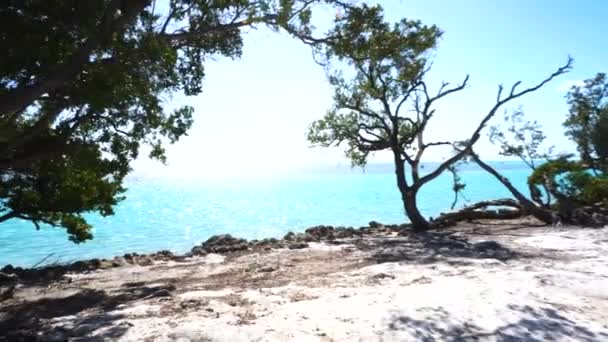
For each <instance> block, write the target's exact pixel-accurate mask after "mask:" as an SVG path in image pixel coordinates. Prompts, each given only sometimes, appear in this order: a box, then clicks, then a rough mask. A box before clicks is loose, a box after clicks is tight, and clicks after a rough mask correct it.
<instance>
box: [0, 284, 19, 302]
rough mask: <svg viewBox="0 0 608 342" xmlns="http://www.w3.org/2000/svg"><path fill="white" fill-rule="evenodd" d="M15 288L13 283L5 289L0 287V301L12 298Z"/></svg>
mask: <svg viewBox="0 0 608 342" xmlns="http://www.w3.org/2000/svg"><path fill="white" fill-rule="evenodd" d="M15 289H16V287H15V285H12V286H9V287H8V288H7V289H6V290H2V289H0V302H1V301H5V300H8V299H11V298H13V295H14V294H15Z"/></svg>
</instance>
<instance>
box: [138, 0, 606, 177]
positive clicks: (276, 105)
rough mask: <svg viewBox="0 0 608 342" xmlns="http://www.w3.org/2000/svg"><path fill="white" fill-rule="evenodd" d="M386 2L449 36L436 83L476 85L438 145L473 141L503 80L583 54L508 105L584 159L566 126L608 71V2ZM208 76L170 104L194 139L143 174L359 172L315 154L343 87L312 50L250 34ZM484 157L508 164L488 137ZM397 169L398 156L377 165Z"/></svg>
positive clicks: (440, 129)
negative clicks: (575, 104)
mask: <svg viewBox="0 0 608 342" xmlns="http://www.w3.org/2000/svg"><path fill="white" fill-rule="evenodd" d="M368 2H369V3H373V2H372V1H368ZM380 4H381V5H382V6H383V7H384V8H385V11H386V15H387V19H389V20H391V21H396V20H398V19H400V18H404V17H405V18H408V19H420V20H421V21H422V22H423V23H425V24H429V25H430V24H435V25H437V26H438V27H439V28H440V29H442V30H443V31H444V35H443V37H442V39H441V40H440V42H439V45H438V47H437V49H436V50H435V51H434V53H433V55H434V58H433V68H432V70H431V72H430V73H429V76H428V81H429V84H430V85H431V87H433V86H435V87H436V86H437V85H438V84H440V83H441V81H448V82H451V83H452V84H455V83H459V82H461V81H462V80H463V79H464V77H465V76H466V75H467V74H468V75H470V81H469V86H468V87H467V89H465V90H464V91H462V92H459V93H457V94H456V95H453V96H452V97H450V98H446V100H445V101H442V103H441V105H439V106H437V113H436V117H435V118H434V120H435V121H434V123H433V124H432V125H431V126H429V132H428V134H427V136H426V139H427V140H428V141H431V140H434V139H441V140H446V139H449V140H459V139H460V140H461V139H466V138H467V137H469V136H470V135H471V132H472V131H473V130H474V129H475V127H476V126H477V124H478V122H479V120H480V119H481V118H482V117H483V116H484V115H485V114H486V113H487V111H488V110H489V108H491V107H492V105H493V104H494V101H495V98H496V91H497V86H498V84H504V85H505V87H510V85H511V84H513V83H514V82H516V81H520V80H521V81H522V87H525V86H527V85H532V84H535V83H537V82H539V81H540V80H542V79H543V78H545V77H546V76H548V75H549V74H550V73H552V72H553V71H554V70H555V69H556V68H557V67H559V66H560V65H562V64H564V63H565V62H566V60H567V57H568V55H571V56H572V57H573V58H574V69H573V70H572V71H571V72H570V73H568V74H566V75H563V76H561V77H559V78H558V79H556V80H555V81H553V82H552V83H550V84H548V85H547V86H545V87H544V88H542V89H541V90H539V91H537V92H535V93H532V94H529V95H526V96H524V97H522V98H520V99H518V100H516V101H513V102H511V103H509V104H508V105H507V106H506V107H504V109H506V110H509V111H511V110H513V109H516V108H518V107H519V106H522V108H523V110H524V111H525V113H526V117H527V118H528V119H533V120H537V121H538V122H539V123H541V124H542V125H543V127H544V130H545V134H546V135H547V137H548V138H547V144H546V145H547V146H549V145H555V147H556V151H565V152H568V151H569V152H572V151H573V149H574V148H573V146H572V144H571V143H570V142H569V141H568V140H567V139H566V138H565V137H564V133H563V128H562V126H561V123H562V122H563V121H564V119H565V116H566V113H567V104H566V100H565V98H564V95H565V93H566V91H567V89H568V88H569V86H570V85H572V84H580V82H581V81H582V80H584V79H586V78H590V77H592V76H594V75H595V74H596V73H597V72H607V71H608V64H607V62H608V59H607V57H608V45H606V44H605V43H606V38H605V34H606V32H608V20H605V14H606V13H608V2H606V1H593V0H582V1H577V2H575V1H566V0H535V1H526V0H512V1H482V0H463V1H449V0H436V1H423V0H415V1H414V0H401V1H400V0H393V1H382V2H380ZM321 15H325V16H327V13H321ZM205 68H206V77H205V81H204V87H203V93H202V94H200V95H198V96H195V97H184V96H181V95H179V94H176V95H175V96H174V97H173V99H172V100H171V101H170V103H169V105H170V106H178V105H184V104H187V105H191V106H193V107H194V108H195V114H194V125H193V127H192V129H191V130H190V132H189V134H188V136H187V137H184V138H182V139H181V140H180V141H179V142H177V143H176V144H174V145H171V146H168V147H167V157H168V163H167V165H162V164H160V163H158V162H155V161H150V160H147V159H146V158H140V159H139V160H137V161H136V162H135V163H134V170H135V174H139V175H149V174H151V175H169V176H175V175H179V176H192V175H209V174H217V175H227V174H242V173H251V174H254V173H266V174H267V173H269V172H274V173H278V172H286V171H287V172H289V171H291V170H295V169H302V168H314V167H317V166H338V165H349V161H348V160H347V159H345V157H344V155H343V149H340V148H331V149H324V148H311V146H310V144H309V143H308V142H307V141H306V137H305V135H306V130H307V127H308V125H309V124H310V123H311V122H312V121H314V120H316V119H319V118H321V117H322V116H323V115H324V114H325V112H326V111H327V110H328V109H329V108H330V107H331V104H332V98H331V97H332V89H331V87H330V86H329V84H328V82H327V78H326V76H325V72H324V70H323V68H321V67H320V66H319V65H317V64H315V62H314V61H313V59H312V56H311V51H310V48H309V47H307V46H305V45H304V44H302V43H301V42H299V41H297V40H295V39H293V38H291V37H289V36H288V35H287V34H285V33H277V32H273V31H270V30H268V29H266V28H263V27H260V28H257V29H247V30H245V32H244V47H243V55H242V57H241V58H240V59H238V60H231V59H226V58H220V57H216V58H210V59H209V60H208V61H207V62H206V64H205ZM435 89H436V88H435ZM501 117H502V115H497V117H495V119H494V120H493V121H492V123H493V124H498V123H500V122H501ZM476 149H477V151H478V153H480V154H481V156H482V157H483V158H484V159H486V160H499V159H500V158H501V157H500V156H498V154H497V150H496V148H495V147H493V146H492V145H491V144H489V143H488V142H487V139H486V140H482V141H480V143H479V144H478V145H477V148H476ZM429 152H430V153H428V154H427V155H425V157H426V159H425V160H426V161H440V160H442V159H444V158H445V157H446V156H447V151H445V150H441V149H439V150H437V151H435V152H434V153H433V152H431V151H430V150H429ZM388 161H390V156H389V155H387V154H378V155H376V156H374V157H373V158H372V159H371V162H388Z"/></svg>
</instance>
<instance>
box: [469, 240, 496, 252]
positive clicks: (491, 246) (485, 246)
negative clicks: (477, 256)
mask: <svg viewBox="0 0 608 342" xmlns="http://www.w3.org/2000/svg"><path fill="white" fill-rule="evenodd" d="M473 249H474V250H476V251H496V250H501V249H504V248H503V247H502V246H501V245H500V244H499V243H498V242H496V241H490V240H489V241H481V242H477V243H474V244H473Z"/></svg>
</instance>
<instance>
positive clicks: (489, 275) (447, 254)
mask: <svg viewBox="0 0 608 342" xmlns="http://www.w3.org/2000/svg"><path fill="white" fill-rule="evenodd" d="M530 222H531V221H530ZM483 241H496V242H498V243H499V245H497V244H493V243H487V242H486V243H479V242H483ZM28 334H29V335H28ZM31 334H37V336H38V339H39V340H44V341H49V340H66V339H69V340H73V341H105V340H112V341H113V340H118V341H142V340H143V341H435V340H437V341H469V340H471V341H522V340H524V341H548V340H553V341H608V228H604V229H582V228H576V227H561V228H553V227H538V226H534V225H533V224H531V223H526V221H509V222H489V221H486V222H484V223H483V224H480V223H467V224H461V225H460V226H459V227H456V228H451V229H449V230H446V231H444V232H441V233H428V234H424V235H406V236H394V234H393V235H380V236H374V237H364V238H351V239H345V240H339V241H335V242H332V243H311V244H310V247H309V248H306V249H300V250H289V249H281V250H272V251H267V252H261V253H240V254H228V255H218V254H209V255H207V256H205V257H193V258H189V259H187V260H186V261H185V262H174V261H167V262H155V264H153V265H151V266H145V267H144V266H135V265H129V266H123V267H118V268H113V269H107V270H98V271H93V272H90V273H82V274H68V275H67V277H66V278H65V279H64V280H62V281H58V282H52V283H32V284H24V285H22V286H21V287H19V288H18V289H17V291H16V292H15V294H14V298H12V299H9V300H6V301H4V302H0V335H4V336H5V337H0V341H1V340H3V339H4V340H19V339H21V340H28V339H34V338H33V337H32V335H31Z"/></svg>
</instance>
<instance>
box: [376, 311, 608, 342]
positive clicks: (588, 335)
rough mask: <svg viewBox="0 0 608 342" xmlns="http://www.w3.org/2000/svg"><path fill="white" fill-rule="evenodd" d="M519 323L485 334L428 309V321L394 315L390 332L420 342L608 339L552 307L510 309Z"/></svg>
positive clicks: (470, 325) (448, 316) (448, 315)
mask: <svg viewBox="0 0 608 342" xmlns="http://www.w3.org/2000/svg"><path fill="white" fill-rule="evenodd" d="M509 309H510V310H511V311H512V314H513V316H517V317H518V318H517V320H516V321H515V322H513V323H510V324H506V325H503V326H500V327H498V328H496V329H495V330H493V331H484V329H482V328H481V327H479V326H477V325H474V324H471V323H467V322H462V321H459V320H457V319H455V318H454V317H453V316H451V315H450V314H449V313H448V312H447V311H446V310H445V309H443V308H442V307H436V308H425V311H426V312H427V316H426V317H425V319H422V320H421V319H414V318H411V317H409V316H405V315H399V314H398V313H397V314H395V315H393V317H392V319H391V321H390V322H389V323H388V330H389V331H393V332H395V331H407V332H408V333H410V334H412V335H413V336H416V340H418V341H451V342H456V341H513V342H515V341H530V342H543V341H564V340H568V341H570V340H574V341H590V342H593V341H597V342H599V341H606V340H607V339H608V335H607V334H605V333H595V332H593V331H591V329H590V328H589V327H586V326H583V325H581V324H579V323H576V322H574V321H572V320H571V319H569V318H567V317H566V316H565V314H564V312H559V311H557V310H555V309H553V308H550V307H543V308H532V307H530V306H527V305H524V306H521V305H509Z"/></svg>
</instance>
